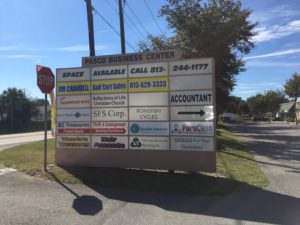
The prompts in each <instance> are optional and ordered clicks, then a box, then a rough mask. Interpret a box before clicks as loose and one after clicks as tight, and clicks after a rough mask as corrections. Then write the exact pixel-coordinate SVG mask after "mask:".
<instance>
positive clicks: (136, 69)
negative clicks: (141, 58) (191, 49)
mask: <svg viewBox="0 0 300 225" xmlns="http://www.w3.org/2000/svg"><path fill="white" fill-rule="evenodd" d="M128 70H129V71H128V72H129V73H128V76H129V77H154V76H168V63H152V64H137V65H129V69H128Z"/></svg>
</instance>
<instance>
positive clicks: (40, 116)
mask: <svg viewBox="0 0 300 225" xmlns="http://www.w3.org/2000/svg"><path fill="white" fill-rule="evenodd" d="M35 109H36V111H37V113H36V114H35V115H34V116H33V117H31V121H44V118H45V106H36V107H35ZM47 120H51V106H50V105H48V106H47Z"/></svg>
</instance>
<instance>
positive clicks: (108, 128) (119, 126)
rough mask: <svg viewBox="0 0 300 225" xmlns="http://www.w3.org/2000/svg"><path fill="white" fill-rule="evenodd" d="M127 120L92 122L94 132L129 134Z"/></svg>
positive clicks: (100, 133) (101, 133)
mask: <svg viewBox="0 0 300 225" xmlns="http://www.w3.org/2000/svg"><path fill="white" fill-rule="evenodd" d="M127 129H128V123H127V122H122V121H120V122H115V121H94V122H92V133H93V134H99V135H127V134H128V130H127Z"/></svg>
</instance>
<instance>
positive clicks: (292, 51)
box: [244, 48, 300, 60]
mask: <svg viewBox="0 0 300 225" xmlns="http://www.w3.org/2000/svg"><path fill="white" fill-rule="evenodd" d="M295 53H300V48H294V49H287V50H283V51H276V52H272V53H268V54H263V55H255V56H249V57H245V58H244V59H245V60H249V59H260V58H269V57H275V56H283V55H289V54H295Z"/></svg>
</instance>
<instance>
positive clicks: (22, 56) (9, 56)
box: [0, 54, 47, 60]
mask: <svg viewBox="0 0 300 225" xmlns="http://www.w3.org/2000/svg"><path fill="white" fill-rule="evenodd" d="M0 57H1V58H7V59H32V60H37V59H41V58H45V57H47V56H44V55H26V54H16V55H1V56H0Z"/></svg>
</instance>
